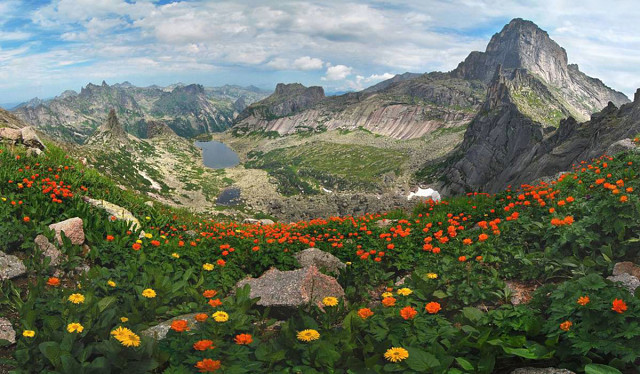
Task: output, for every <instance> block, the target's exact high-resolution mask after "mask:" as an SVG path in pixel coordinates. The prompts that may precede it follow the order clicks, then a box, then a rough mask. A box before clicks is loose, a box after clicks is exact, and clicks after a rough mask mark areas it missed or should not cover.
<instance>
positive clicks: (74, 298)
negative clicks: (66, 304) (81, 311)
mask: <svg viewBox="0 0 640 374" xmlns="http://www.w3.org/2000/svg"><path fill="white" fill-rule="evenodd" d="M68 300H69V301H71V302H72V303H74V304H82V303H84V296H82V295H81V294H79V293H74V294H71V295H69V299H68Z"/></svg>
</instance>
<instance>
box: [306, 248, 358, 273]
mask: <svg viewBox="0 0 640 374" xmlns="http://www.w3.org/2000/svg"><path fill="white" fill-rule="evenodd" d="M294 257H295V258H296V260H298V263H299V264H300V265H301V266H302V267H307V266H315V267H317V268H318V269H326V270H327V271H328V272H330V273H333V274H337V273H339V272H340V269H344V268H346V267H347V265H345V264H343V263H342V261H340V259H339V258H337V257H336V256H334V255H332V254H331V253H328V252H325V251H321V250H319V249H318V248H307V249H305V250H304V251H300V252H298V253H296V254H295V255H294Z"/></svg>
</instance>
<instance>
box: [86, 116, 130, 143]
mask: <svg viewBox="0 0 640 374" xmlns="http://www.w3.org/2000/svg"><path fill="white" fill-rule="evenodd" d="M128 142H129V137H128V135H127V132H126V131H125V130H124V127H122V125H121V124H120V121H119V120H118V116H117V115H116V111H115V110H114V109H111V110H110V111H109V116H108V117H107V121H106V122H105V123H103V124H102V125H100V127H98V129H97V130H96V132H95V133H93V135H91V137H90V138H89V139H87V142H86V144H87V145H96V144H105V145H106V144H114V145H120V146H124V145H125V144H126V143H128Z"/></svg>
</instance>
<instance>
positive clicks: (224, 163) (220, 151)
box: [195, 140, 240, 169]
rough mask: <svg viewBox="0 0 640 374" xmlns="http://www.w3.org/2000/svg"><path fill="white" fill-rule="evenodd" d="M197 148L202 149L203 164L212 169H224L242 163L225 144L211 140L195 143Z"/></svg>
mask: <svg viewBox="0 0 640 374" xmlns="http://www.w3.org/2000/svg"><path fill="white" fill-rule="evenodd" d="M195 146H196V147H198V148H200V149H202V162H203V163H204V165H205V166H207V167H210V168H212V169H224V168H230V167H233V166H236V165H238V164H239V163H240V159H239V158H238V154H237V153H235V152H234V151H233V150H232V149H231V148H229V147H227V146H226V145H224V144H223V143H220V142H217V141H215V140H211V141H208V142H195Z"/></svg>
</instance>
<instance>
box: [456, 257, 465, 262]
mask: <svg viewBox="0 0 640 374" xmlns="http://www.w3.org/2000/svg"><path fill="white" fill-rule="evenodd" d="M458 261H460V262H465V261H467V256H460V257H458Z"/></svg>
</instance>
